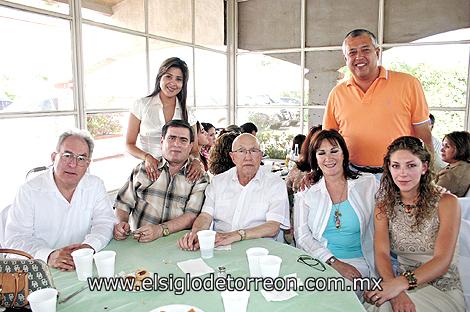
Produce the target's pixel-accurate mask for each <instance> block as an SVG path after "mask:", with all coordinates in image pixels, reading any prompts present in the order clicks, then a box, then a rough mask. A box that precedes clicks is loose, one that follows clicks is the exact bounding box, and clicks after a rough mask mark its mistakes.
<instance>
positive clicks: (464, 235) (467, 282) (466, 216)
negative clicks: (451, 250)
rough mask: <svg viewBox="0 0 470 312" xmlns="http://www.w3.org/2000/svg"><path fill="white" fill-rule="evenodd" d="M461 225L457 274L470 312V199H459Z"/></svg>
mask: <svg viewBox="0 0 470 312" xmlns="http://www.w3.org/2000/svg"><path fill="white" fill-rule="evenodd" d="M459 204H460V209H461V217H462V220H461V223H460V233H459V273H460V280H461V282H462V286H463V294H464V297H465V304H466V306H467V311H470V271H469V270H468V268H470V198H463V197H462V198H459Z"/></svg>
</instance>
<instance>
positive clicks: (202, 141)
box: [196, 121, 209, 172]
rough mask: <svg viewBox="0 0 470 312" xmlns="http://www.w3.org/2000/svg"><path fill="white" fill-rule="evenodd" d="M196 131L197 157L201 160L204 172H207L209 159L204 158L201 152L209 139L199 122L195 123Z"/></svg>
mask: <svg viewBox="0 0 470 312" xmlns="http://www.w3.org/2000/svg"><path fill="white" fill-rule="evenodd" d="M196 129H197V144H198V151H199V157H200V158H201V162H202V164H203V165H204V170H205V171H206V172H207V170H208V169H209V158H207V157H206V156H204V153H203V152H202V151H203V149H204V146H205V145H206V144H208V143H209V138H208V135H207V132H206V130H205V129H204V127H203V126H202V125H201V123H200V122H199V121H198V122H196Z"/></svg>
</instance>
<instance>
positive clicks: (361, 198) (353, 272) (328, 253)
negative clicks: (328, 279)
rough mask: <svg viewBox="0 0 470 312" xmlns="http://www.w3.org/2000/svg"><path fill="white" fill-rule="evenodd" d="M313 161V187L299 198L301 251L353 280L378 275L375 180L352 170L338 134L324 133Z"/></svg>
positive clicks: (311, 151)
mask: <svg viewBox="0 0 470 312" xmlns="http://www.w3.org/2000/svg"><path fill="white" fill-rule="evenodd" d="M309 156H310V157H309V158H310V159H309V162H310V166H311V168H312V177H313V182H314V184H313V185H312V186H311V187H310V188H309V189H307V190H305V191H303V192H301V193H297V194H296V197H295V206H294V234H295V239H296V243H297V247H299V248H301V249H303V250H305V251H306V252H308V253H309V254H310V255H312V256H313V257H315V258H318V259H319V260H321V261H323V262H326V263H327V264H329V265H330V266H332V267H333V268H334V269H335V270H336V271H338V272H339V273H340V274H341V275H342V276H344V277H345V278H347V279H349V280H353V279H354V278H358V277H369V276H373V275H375V274H374V256H373V218H372V216H373V211H374V205H375V199H374V196H375V193H376V191H377V183H376V180H375V177H374V176H373V175H371V174H361V175H359V174H358V173H357V172H354V171H352V170H351V169H350V167H349V152H348V149H347V147H346V143H345V141H344V139H343V137H342V136H341V135H340V134H339V133H338V132H337V131H335V130H323V131H321V132H320V133H319V134H318V136H317V138H316V140H314V141H313V142H311V144H310V146H309Z"/></svg>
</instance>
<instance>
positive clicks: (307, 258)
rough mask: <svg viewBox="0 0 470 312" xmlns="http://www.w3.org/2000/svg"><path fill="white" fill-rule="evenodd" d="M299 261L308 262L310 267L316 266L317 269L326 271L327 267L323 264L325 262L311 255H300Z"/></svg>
mask: <svg viewBox="0 0 470 312" xmlns="http://www.w3.org/2000/svg"><path fill="white" fill-rule="evenodd" d="M297 262H300V263H303V264H306V265H308V266H309V267H311V268H314V269H315V270H318V271H320V272H324V271H326V267H325V265H324V264H323V262H321V261H320V260H318V259H316V258H313V257H311V256H309V255H300V256H299V258H298V259H297Z"/></svg>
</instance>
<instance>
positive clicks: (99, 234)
mask: <svg viewBox="0 0 470 312" xmlns="http://www.w3.org/2000/svg"><path fill="white" fill-rule="evenodd" d="M93 146H94V144H93V140H92V138H91V137H90V135H89V134H88V133H87V132H85V131H67V132H64V133H63V134H62V135H61V136H60V137H59V141H58V143H57V148H56V151H55V152H53V153H52V155H51V158H52V161H53V166H52V167H51V168H50V169H49V170H48V171H47V172H45V173H43V174H41V175H39V176H37V177H35V178H34V179H31V180H30V181H28V182H26V183H25V184H23V185H22V186H21V187H20V189H19V191H18V193H17V195H16V198H15V201H14V202H13V205H12V206H11V208H10V210H9V212H8V217H7V222H6V228H5V246H6V248H14V249H20V250H23V251H26V252H28V253H30V254H32V255H33V256H34V257H35V258H37V259H42V260H44V261H45V262H46V263H47V264H48V265H49V266H51V267H53V268H57V269H60V270H63V271H71V270H74V269H75V266H74V262H73V259H72V256H71V253H72V251H74V250H77V249H80V248H93V249H94V250H95V251H99V250H100V249H102V248H103V247H105V246H106V245H107V244H108V242H109V240H110V239H111V237H112V234H113V226H114V223H115V221H116V220H115V217H114V213H113V209H112V204H111V201H110V200H109V198H108V195H107V193H106V190H105V187H104V184H103V181H101V179H99V178H98V177H96V176H93V175H90V174H87V173H86V171H87V169H88V166H89V164H90V159H91V155H92V153H93Z"/></svg>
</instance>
